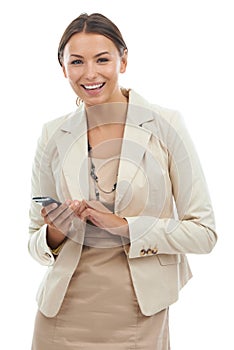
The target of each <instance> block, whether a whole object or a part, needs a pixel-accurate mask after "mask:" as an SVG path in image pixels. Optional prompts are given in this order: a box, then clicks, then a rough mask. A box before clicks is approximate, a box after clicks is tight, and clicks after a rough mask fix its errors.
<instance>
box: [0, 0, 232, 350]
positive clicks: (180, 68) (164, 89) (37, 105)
mask: <svg viewBox="0 0 234 350" xmlns="http://www.w3.org/2000/svg"><path fill="white" fill-rule="evenodd" d="M0 7H1V8H0V16H1V18H0V25H1V55H0V60H1V65H0V73H1V80H0V81H1V105H0V108H1V138H0V140H1V197H2V200H1V214H2V216H1V228H2V229H1V248H2V249H1V254H0V259H1V289H0V290H1V299H0V300H1V313H0V318H1V324H2V332H1V342H2V346H1V348H4V350H8V349H9V350H12V349H19V350H29V349H30V344H31V338H32V331H33V322H34V317H35V313H36V302H35V295H36V291H37V288H38V285H39V283H40V281H41V278H42V276H43V274H44V272H45V268H44V267H42V266H40V265H38V264H37V263H36V262H34V261H33V260H32V258H31V257H30V256H29V254H28V252H27V240H28V233H27V226H28V208H29V204H30V177H31V165H32V160H33V156H34V152H35V147H36V142H37V139H38V137H39V135H40V132H41V127H42V124H43V123H44V122H46V121H48V120H51V119H54V118H57V117H59V116H61V115H63V114H65V113H68V112H70V111H72V110H74V109H75V108H76V106H75V96H74V94H73V92H72V91H71V88H70V86H69V85H68V82H67V81H66V79H65V78H64V77H63V75H62V71H61V68H60V66H59V64H58V62H57V46H58V42H59V40H60V37H61V35H62V33H63V31H64V29H65V27H66V26H67V25H68V24H69V23H70V22H71V20H73V19H74V18H75V17H77V16H78V15H79V14H80V13H82V12H88V13H89V14H90V13H93V12H101V13H103V14H104V15H106V16H108V17H109V18H110V19H112V20H113V21H114V22H115V23H116V24H117V25H118V27H119V28H120V30H121V32H122V34H123V36H124V38H125V41H126V42H127V45H128V48H129V62H128V68H127V72H126V73H125V75H124V76H122V77H121V83H122V85H123V86H125V87H131V88H133V89H135V90H136V91H138V92H139V93H140V94H142V95H143V96H144V97H145V98H147V99H148V100H150V101H151V102H152V103H156V104H159V105H162V106H165V107H169V108H173V109H177V110H179V111H180V112H181V113H182V115H183V116H184V119H185V122H186V124H187V127H188V129H189V131H190V134H191V136H192V138H193V140H194V143H195V145H196V148H197V151H198V153H199V156H200V159H201V162H202V165H203V169H204V172H205V175H206V178H207V182H208V185H209V188H210V194H211V198H212V201H213V206H214V210H215V214H216V222H217V231H218V234H219V241H218V244H217V246H216V247H215V249H214V251H213V252H212V253H211V254H209V255H205V256H189V260H190V263H191V267H192V270H193V274H194V278H193V279H192V280H191V281H190V282H189V284H188V286H186V287H185V288H184V290H183V291H182V293H181V296H180V300H179V301H178V302H177V304H175V305H173V306H172V307H171V312H170V325H171V330H170V333H171V343H172V349H173V350H197V349H199V350H209V349H212V350H220V349H233V348H234V340H233V336H232V332H233V330H232V328H233V326H232V322H231V321H230V317H231V316H232V314H233V311H234V310H233V295H234V288H233V282H232V279H233V259H232V255H233V245H234V239H233V226H232V218H233V194H234V193H233V170H232V169H233V167H232V161H233V149H234V147H233V126H232V125H233V124H232V119H233V117H234V113H233V112H234V107H233V81H234V69H233V62H234V53H233V33H234V22H233V9H232V1H228V0H213V1H212V0H196V1H195V0H194V1H192V0H178V1H177V0H171V1H170V0H155V1H151V0H148V1H147V0H145V1H143V2H140V1H139V2H133V1H132V2H131V1H122V0H119V1H117V2H110V1H108V0H107V1H105V0H99V1H95V0H80V1H77V0H68V1H66V2H64V1H60V0H57V1H50V0H46V1H45V0H41V1H32V0H31V1H29V0H21V1H16V0H14V1H8V2H5V3H3V2H2V3H1V5H0ZM43 350H44V349H43ZM110 350H111V349H110Z"/></svg>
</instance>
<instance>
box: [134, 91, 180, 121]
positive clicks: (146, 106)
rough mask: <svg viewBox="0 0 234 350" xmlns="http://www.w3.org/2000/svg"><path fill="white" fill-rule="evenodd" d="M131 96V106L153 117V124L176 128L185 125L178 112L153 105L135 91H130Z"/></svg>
mask: <svg viewBox="0 0 234 350" xmlns="http://www.w3.org/2000/svg"><path fill="white" fill-rule="evenodd" d="M129 96H130V103H131V104H133V105H135V106H139V107H140V108H141V109H142V111H144V110H145V112H146V113H147V114H150V115H151V117H152V122H155V123H157V124H158V123H159V124H160V123H163V124H165V123H166V124H167V125H171V126H173V127H175V128H176V127H177V126H178V125H180V124H181V123H183V118H182V115H181V113H180V112H179V111H178V110H176V109H172V108H168V107H165V106H161V105H159V104H156V103H152V102H150V101H149V100H147V99H145V98H144V97H142V96H141V95H140V94H138V93H137V92H136V91H134V90H130V92H129Z"/></svg>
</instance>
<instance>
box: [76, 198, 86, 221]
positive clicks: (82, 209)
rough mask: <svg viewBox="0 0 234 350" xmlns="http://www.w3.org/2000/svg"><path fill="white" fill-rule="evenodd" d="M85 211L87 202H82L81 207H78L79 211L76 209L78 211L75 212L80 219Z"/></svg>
mask: <svg viewBox="0 0 234 350" xmlns="http://www.w3.org/2000/svg"><path fill="white" fill-rule="evenodd" d="M85 209H87V203H86V201H85V200H82V201H81V202H80V205H79V206H78V207H77V209H76V211H75V213H76V215H77V216H79V217H80V215H81V214H82V213H83V211H84V210H85Z"/></svg>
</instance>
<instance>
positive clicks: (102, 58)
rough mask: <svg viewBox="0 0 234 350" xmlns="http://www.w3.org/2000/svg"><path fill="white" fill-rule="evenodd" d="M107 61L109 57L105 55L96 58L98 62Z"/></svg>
mask: <svg viewBox="0 0 234 350" xmlns="http://www.w3.org/2000/svg"><path fill="white" fill-rule="evenodd" d="M108 61H109V59H108V58H107V57H100V58H98V60H97V62H98V63H106V62H108Z"/></svg>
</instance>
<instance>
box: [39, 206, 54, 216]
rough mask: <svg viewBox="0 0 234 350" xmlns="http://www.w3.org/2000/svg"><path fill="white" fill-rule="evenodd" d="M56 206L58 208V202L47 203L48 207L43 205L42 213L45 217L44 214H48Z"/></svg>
mask: <svg viewBox="0 0 234 350" xmlns="http://www.w3.org/2000/svg"><path fill="white" fill-rule="evenodd" d="M56 208H58V204H56V203H52V204H49V205H47V206H46V207H42V209H41V215H42V216H43V217H44V216H46V215H48V214H49V213H50V212H51V211H53V210H55V209H56Z"/></svg>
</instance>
